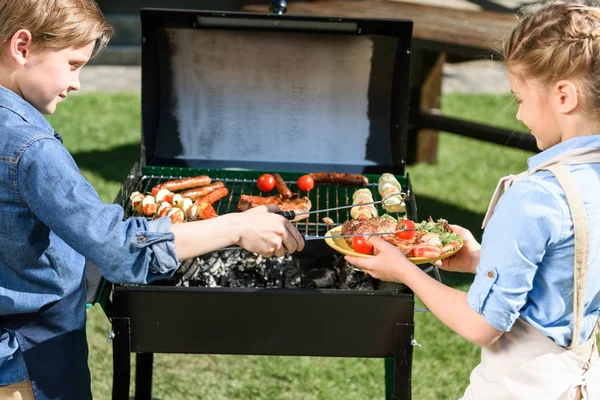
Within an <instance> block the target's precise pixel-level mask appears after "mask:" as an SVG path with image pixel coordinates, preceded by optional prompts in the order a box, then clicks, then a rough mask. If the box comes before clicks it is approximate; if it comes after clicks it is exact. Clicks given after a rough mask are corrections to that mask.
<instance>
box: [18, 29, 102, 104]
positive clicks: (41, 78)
mask: <svg viewBox="0 0 600 400" xmlns="http://www.w3.org/2000/svg"><path fill="white" fill-rule="evenodd" d="M93 50H94V42H93V41H92V42H90V43H88V44H87V45H85V46H84V47H81V48H78V49H75V48H73V47H70V48H67V49H63V50H59V51H52V50H47V51H42V52H36V51H35V50H33V51H32V53H31V54H30V55H29V57H28V58H27V62H26V63H25V68H24V69H23V70H22V72H21V74H20V76H19V80H18V90H19V91H20V93H19V94H21V96H22V97H23V98H24V99H25V100H27V101H28V102H29V103H31V104H32V105H33V106H34V107H35V108H36V109H37V110H38V111H39V112H41V113H42V114H52V113H54V111H56V105H57V104H58V103H60V102H62V101H63V100H64V99H65V98H66V97H67V94H68V93H69V92H70V91H72V90H79V88H80V83H79V72H80V71H81V67H83V66H84V65H85V64H86V63H87V62H88V61H89V59H90V56H91V54H92V51H93Z"/></svg>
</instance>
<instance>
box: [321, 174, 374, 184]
mask: <svg viewBox="0 0 600 400" xmlns="http://www.w3.org/2000/svg"><path fill="white" fill-rule="evenodd" d="M310 175H311V176H312V177H313V180H314V182H315V183H317V184H319V183H328V184H336V183H337V184H339V185H352V186H367V185H368V184H369V178H367V177H366V176H364V175H359V174H345V173H336V172H313V173H312V174H310Z"/></svg>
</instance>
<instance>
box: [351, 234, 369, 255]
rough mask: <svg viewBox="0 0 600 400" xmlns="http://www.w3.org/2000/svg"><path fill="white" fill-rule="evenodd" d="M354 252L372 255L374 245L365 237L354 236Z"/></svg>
mask: <svg viewBox="0 0 600 400" xmlns="http://www.w3.org/2000/svg"><path fill="white" fill-rule="evenodd" d="M352 250H354V251H355V252H357V253H361V254H371V252H372V251H373V245H372V244H371V243H369V242H367V239H366V238H365V237H364V236H354V237H353V238H352Z"/></svg>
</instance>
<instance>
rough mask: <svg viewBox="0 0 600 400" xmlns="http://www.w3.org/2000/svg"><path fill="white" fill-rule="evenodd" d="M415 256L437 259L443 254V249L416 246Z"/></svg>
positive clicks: (414, 249) (414, 248)
mask: <svg viewBox="0 0 600 400" xmlns="http://www.w3.org/2000/svg"><path fill="white" fill-rule="evenodd" d="M413 254H414V255H415V257H424V258H436V257H439V256H440V255H441V254H442V249H440V248H438V247H433V246H415V247H413Z"/></svg>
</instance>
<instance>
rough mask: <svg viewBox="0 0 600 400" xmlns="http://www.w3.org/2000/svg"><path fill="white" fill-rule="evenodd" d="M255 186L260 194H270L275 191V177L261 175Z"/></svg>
mask: <svg viewBox="0 0 600 400" xmlns="http://www.w3.org/2000/svg"><path fill="white" fill-rule="evenodd" d="M256 186H258V190H260V191H261V192H270V191H271V190H273V189H275V177H274V176H273V175H271V174H262V175H261V176H259V177H258V179H257V180H256Z"/></svg>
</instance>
